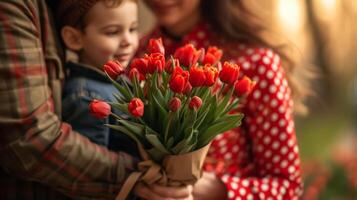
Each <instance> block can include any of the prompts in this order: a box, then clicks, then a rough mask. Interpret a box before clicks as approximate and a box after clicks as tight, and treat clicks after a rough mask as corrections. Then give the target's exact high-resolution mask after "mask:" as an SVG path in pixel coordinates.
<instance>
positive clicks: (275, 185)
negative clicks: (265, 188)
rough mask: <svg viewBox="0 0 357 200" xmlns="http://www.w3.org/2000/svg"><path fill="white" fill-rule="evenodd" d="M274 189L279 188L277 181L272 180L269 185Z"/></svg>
mask: <svg viewBox="0 0 357 200" xmlns="http://www.w3.org/2000/svg"><path fill="white" fill-rule="evenodd" d="M271 185H272V186H273V187H274V188H277V187H278V186H279V183H278V181H276V180H274V181H273V182H272V184H271Z"/></svg>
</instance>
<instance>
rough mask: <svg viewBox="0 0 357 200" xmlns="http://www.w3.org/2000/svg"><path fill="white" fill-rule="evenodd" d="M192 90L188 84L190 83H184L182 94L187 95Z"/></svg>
mask: <svg viewBox="0 0 357 200" xmlns="http://www.w3.org/2000/svg"><path fill="white" fill-rule="evenodd" d="M191 90H192V85H191V84H190V82H187V83H186V86H185V88H184V89H183V93H184V94H186V95H188V94H189V93H190V92H191Z"/></svg>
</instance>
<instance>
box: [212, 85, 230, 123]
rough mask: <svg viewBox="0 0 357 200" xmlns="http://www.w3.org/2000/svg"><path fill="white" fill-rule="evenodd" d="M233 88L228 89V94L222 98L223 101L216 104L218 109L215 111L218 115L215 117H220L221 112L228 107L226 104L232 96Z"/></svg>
mask: <svg viewBox="0 0 357 200" xmlns="http://www.w3.org/2000/svg"><path fill="white" fill-rule="evenodd" d="M233 89H234V88H233V87H232V88H230V89H229V91H228V93H227V94H226V95H225V96H224V99H223V100H222V101H221V102H220V103H218V108H217V111H218V113H216V117H218V116H220V115H221V113H222V112H224V110H225V108H226V107H227V106H228V102H229V100H230V99H231V97H232V94H233Z"/></svg>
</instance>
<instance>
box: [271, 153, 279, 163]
mask: <svg viewBox="0 0 357 200" xmlns="http://www.w3.org/2000/svg"><path fill="white" fill-rule="evenodd" d="M279 160H280V156H278V155H275V156H274V157H273V162H274V163H277V162H279Z"/></svg>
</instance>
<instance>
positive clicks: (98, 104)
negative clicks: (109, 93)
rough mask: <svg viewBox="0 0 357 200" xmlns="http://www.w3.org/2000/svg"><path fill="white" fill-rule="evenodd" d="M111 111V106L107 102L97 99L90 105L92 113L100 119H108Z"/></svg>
mask: <svg viewBox="0 0 357 200" xmlns="http://www.w3.org/2000/svg"><path fill="white" fill-rule="evenodd" d="M110 109H111V108H110V105H109V104H108V103H107V102H104V101H100V100H96V99H95V100H93V101H92V102H91V103H90V104H89V110H90V113H91V114H92V115H93V116H94V117H96V118H98V119H103V118H106V117H108V115H109V114H110Z"/></svg>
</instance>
